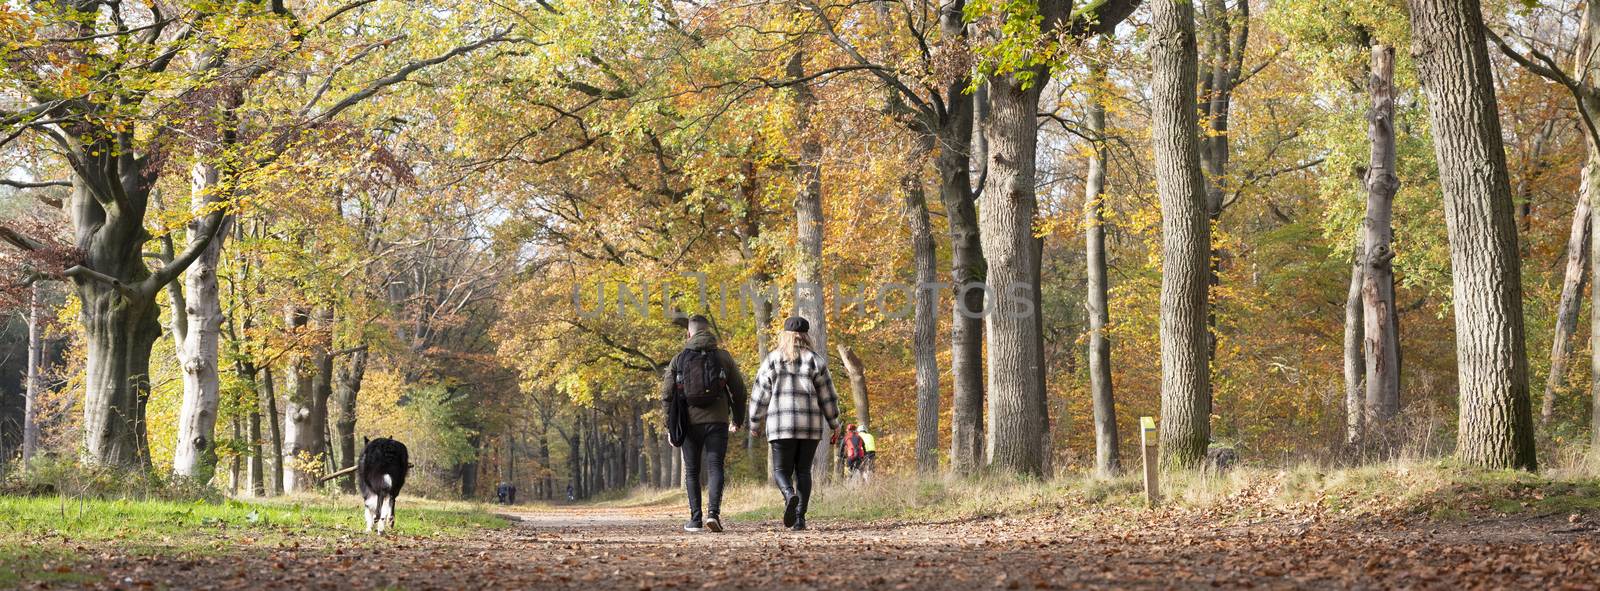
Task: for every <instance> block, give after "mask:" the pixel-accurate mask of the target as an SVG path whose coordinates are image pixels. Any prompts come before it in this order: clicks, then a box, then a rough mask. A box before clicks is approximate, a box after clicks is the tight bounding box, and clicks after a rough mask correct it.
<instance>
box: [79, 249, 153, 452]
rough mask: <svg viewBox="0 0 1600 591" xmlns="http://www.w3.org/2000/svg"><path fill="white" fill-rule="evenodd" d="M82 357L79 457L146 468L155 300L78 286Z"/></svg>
mask: <svg viewBox="0 0 1600 591" xmlns="http://www.w3.org/2000/svg"><path fill="white" fill-rule="evenodd" d="M78 297H79V298H80V299H81V300H82V302H83V311H82V312H81V313H80V317H81V318H82V322H83V326H84V329H85V330H84V345H85V349H86V350H87V353H88V359H87V363H86V371H85V384H86V385H87V388H86V393H85V396H84V401H83V425H84V431H83V432H84V456H85V457H84V459H85V460H86V461H88V462H90V463H95V464H102V465H109V466H117V467H124V468H135V467H142V468H148V467H149V464H150V454H149V453H148V450H149V445H148V439H147V437H146V434H145V424H144V409H145V405H146V404H147V403H148V402H149V400H150V375H149V368H150V350H151V348H152V347H153V346H154V345H155V340H156V339H157V338H159V337H160V336H161V326H160V324H159V323H158V321H157V320H156V318H157V316H158V314H159V312H157V310H156V305H155V299H154V298H150V299H144V298H142V297H133V298H128V297H124V296H123V294H121V293H119V292H118V291H117V290H115V289H114V288H112V287H110V286H105V285H103V284H101V283H99V282H97V281H90V282H82V283H79V284H78Z"/></svg>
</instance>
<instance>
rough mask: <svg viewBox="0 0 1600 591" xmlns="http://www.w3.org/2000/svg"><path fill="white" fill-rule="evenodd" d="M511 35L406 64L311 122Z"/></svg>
mask: <svg viewBox="0 0 1600 591" xmlns="http://www.w3.org/2000/svg"><path fill="white" fill-rule="evenodd" d="M510 33H511V29H506V30H505V31H502V32H500V33H496V34H494V35H490V36H488V37H485V38H484V39H481V40H479V41H476V42H473V43H468V44H466V45H462V46H460V47H456V48H455V49H451V50H450V51H447V52H445V53H443V54H440V55H437V56H434V57H431V58H428V59H424V60H417V61H414V62H411V63H409V64H406V65H405V66H403V67H401V68H400V69H399V70H396V71H395V72H394V73H392V74H389V75H388V76H384V77H382V78H379V79H377V80H374V81H372V82H371V83H369V84H367V85H366V86H365V87H363V88H362V89H361V90H358V91H356V92H354V93H352V94H350V96H347V97H345V98H344V99H343V100H341V101H339V102H337V103H334V104H333V106H331V107H328V109H327V110H325V111H323V112H322V113H320V114H318V115H317V116H316V117H313V118H312V120H311V121H312V124H313V125H315V124H320V123H323V122H326V121H328V120H329V119H332V118H333V117H334V116H335V115H338V114H339V113H340V112H341V111H344V110H345V109H348V108H350V107H353V106H355V105H357V104H359V103H360V102H361V101H364V100H367V99H368V98H371V97H372V95H375V94H377V93H378V91H380V90H383V89H384V88H387V87H389V86H393V85H395V84H399V83H401V82H405V81H406V80H408V79H410V77H411V75H412V74H415V73H416V72H417V71H418V70H421V69H423V68H427V67H429V66H435V65H438V64H442V63H444V62H447V61H450V60H452V59H455V58H456V57H457V56H461V55H466V54H468V53H472V52H474V51H477V50H479V49H482V48H484V47H487V46H489V45H493V44H495V43H499V42H501V41H504V40H505V39H506V35H509V34H510Z"/></svg>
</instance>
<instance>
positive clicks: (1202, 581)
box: [97, 507, 1600, 591]
mask: <svg viewBox="0 0 1600 591" xmlns="http://www.w3.org/2000/svg"><path fill="white" fill-rule="evenodd" d="M514 516H515V518H516V519H518V521H517V522H516V524H515V526H514V527H511V528H507V529H505V530H500V531H492V532H485V533H484V535H483V536H482V537H481V538H476V539H468V540H460V539H456V540H420V539H408V538H405V537H404V536H403V531H404V513H402V514H401V516H400V518H401V529H402V535H401V536H397V537H394V538H390V539H388V540H385V541H384V542H381V543H377V544H368V545H365V547H350V548H332V549H330V548H317V549H309V548H276V549H271V548H264V549H248V550H246V549H241V550H238V551H235V552H232V553H228V554H225V555H222V556H216V555H210V556H203V555H187V556H185V555H179V556H166V557H162V558H150V557H137V556H119V555H117V554H116V553H114V552H113V553H110V554H109V555H104V556H101V560H100V561H98V562H97V567H98V568H103V569H104V571H103V572H105V573H106V574H107V575H108V576H107V579H106V583H105V584H104V585H103V586H105V587H121V588H140V587H146V586H150V585H154V586H155V587H158V588H159V587H165V588H183V589H188V588H217V589H242V588H250V589H263V588H266V589H330V590H334V589H337V590H341V591H342V590H348V589H372V588H403V589H633V590H645V589H701V588H726V589H780V588H781V589H846V588H848V589H896V590H898V589H918V590H920V589H974V588H991V589H992V588H1000V589H1033V588H1045V589H1063V588H1064V589H1076V588H1139V589H1166V588H1214V587H1222V588H1247V587H1248V588H1269V589H1278V588H1282V589H1290V588H1294V589H1300V588H1311V589H1348V588H1372V589H1388V588H1420V589H1518V588H1526V589H1562V588H1571V589H1593V588H1595V586H1596V585H1597V584H1600V537H1597V536H1596V535H1595V534H1594V533H1593V532H1592V531H1563V530H1562V528H1561V526H1562V525H1564V523H1565V522H1564V521H1562V522H1556V521H1550V522H1548V523H1546V522H1529V521H1519V522H1514V523H1513V522H1504V523H1498V522H1484V523H1479V524H1473V525H1462V526H1450V527H1447V528H1441V527H1440V526H1437V525H1431V526H1430V525H1427V524H1425V523H1423V524H1413V525H1407V524H1395V523H1385V524H1381V525H1379V524H1369V525H1367V526H1361V525H1358V524H1339V525H1320V524H1315V523H1299V524H1297V523H1256V524H1250V525H1246V526H1241V525H1233V526H1229V527H1221V528H1216V527H1208V526H1206V525H1204V524H1201V523H1181V522H1179V523H1171V522H1169V523H1163V524H1160V525H1157V526H1151V527H1140V528H1136V527H1121V528H1114V529H1113V531H1101V530H1098V529H1097V530H1092V531H1084V530H1080V529H1075V528H1074V527H1072V526H1068V525H1065V524H1061V523H1057V522H1056V520H1052V519H1049V518H1027V519H1017V518H1013V519H1004V520H995V519H984V520H974V521H966V522H957V523H942V524H918V523H827V522H816V523H814V524H813V527H814V529H813V531H810V532H805V533H791V532H787V531H783V530H781V528H780V527H779V526H778V524H777V523H773V522H762V523H737V522H735V523H730V524H729V531H728V532H727V533H723V534H711V533H698V534H689V533H685V532H683V531H681V530H679V529H678V528H679V527H680V525H681V511H666V510H663V509H660V508H645V509H594V508H580V507H557V508H545V509H534V510H525V511H520V512H517V513H515V514H514ZM1567 529H1571V528H1567ZM1555 532H1560V533H1555Z"/></svg>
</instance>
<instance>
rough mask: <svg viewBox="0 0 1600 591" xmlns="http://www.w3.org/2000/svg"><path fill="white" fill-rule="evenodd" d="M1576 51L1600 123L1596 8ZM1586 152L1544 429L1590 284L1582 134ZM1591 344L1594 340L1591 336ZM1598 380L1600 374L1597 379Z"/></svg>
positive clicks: (1591, 147)
mask: <svg viewBox="0 0 1600 591" xmlns="http://www.w3.org/2000/svg"><path fill="white" fill-rule="evenodd" d="M1579 30H1580V33H1579V35H1578V38H1579V41H1578V44H1577V45H1578V51H1576V52H1575V55H1574V56H1573V58H1574V60H1573V61H1574V73H1575V74H1576V76H1577V78H1578V80H1579V81H1581V82H1583V83H1586V84H1588V85H1589V86H1588V88H1590V89H1591V91H1590V92H1589V93H1587V94H1586V95H1584V96H1583V97H1582V98H1580V99H1579V101H1578V108H1579V109H1581V110H1584V111H1586V112H1587V114H1588V115H1589V118H1590V119H1595V118H1600V108H1596V107H1597V106H1600V105H1597V104H1596V103H1597V102H1600V99H1597V98H1596V96H1595V94H1594V93H1593V91H1592V88H1593V87H1592V84H1593V80H1594V74H1595V72H1594V70H1595V69H1597V68H1600V64H1594V63H1592V60H1591V59H1590V56H1591V55H1592V53H1593V52H1594V51H1595V49H1596V45H1597V44H1600V3H1596V2H1585V3H1584V12H1583V21H1582V24H1581V25H1580V27H1579ZM1584 145H1586V146H1587V147H1588V161H1587V162H1586V163H1585V164H1584V167H1583V178H1582V181H1581V182H1580V184H1579V186H1578V202H1577V204H1576V205H1574V206H1573V209H1572V230H1571V231H1570V232H1569V233H1568V235H1567V267H1566V274H1565V276H1564V277H1563V279H1562V282H1561V301H1560V303H1559V304H1558V305H1557V307H1556V327H1555V338H1554V339H1553V341H1552V342H1551V345H1550V375H1549V376H1548V378H1546V380H1545V388H1544V398H1543V399H1542V400H1541V401H1540V405H1539V423H1540V424H1548V423H1549V422H1550V419H1551V417H1552V416H1553V415H1554V414H1555V399H1556V397H1557V396H1559V395H1560V394H1561V393H1562V392H1564V391H1565V390H1566V389H1567V387H1568V384H1567V367H1568V365H1569V357H1570V356H1571V352H1570V351H1569V350H1568V348H1569V347H1570V346H1571V342H1572V336H1573V334H1574V333H1575V332H1577V327H1578V314H1579V311H1580V308H1582V307H1583V286H1584V284H1585V283H1586V282H1587V281H1588V279H1589V264H1590V263H1589V255H1590V245H1589V243H1590V241H1591V240H1592V236H1591V235H1592V232H1591V231H1590V224H1591V221H1590V219H1589V218H1590V217H1592V216H1593V197H1592V196H1593V195H1594V194H1596V192H1597V191H1600V146H1596V145H1595V141H1594V137H1593V136H1591V135H1590V134H1587V133H1586V134H1584ZM1591 338H1593V336H1592V335H1591ZM1596 375H1600V374H1596Z"/></svg>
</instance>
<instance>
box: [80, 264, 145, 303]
mask: <svg viewBox="0 0 1600 591" xmlns="http://www.w3.org/2000/svg"><path fill="white" fill-rule="evenodd" d="M61 274H62V275H65V276H67V277H71V278H73V279H77V280H79V281H99V282H101V283H105V284H107V285H110V286H111V287H113V288H115V289H116V290H117V291H118V292H120V293H121V294H122V295H124V296H127V297H130V298H132V297H136V296H139V295H142V294H140V293H139V291H138V290H136V289H134V288H133V287H132V286H130V285H128V284H126V283H123V282H122V280H120V279H117V278H116V277H112V276H110V275H107V274H105V273H101V272H99V271H96V270H94V269H90V268H88V267H85V266H83V265H73V266H72V267H70V268H68V269H67V270H65V271H62V272H61Z"/></svg>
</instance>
